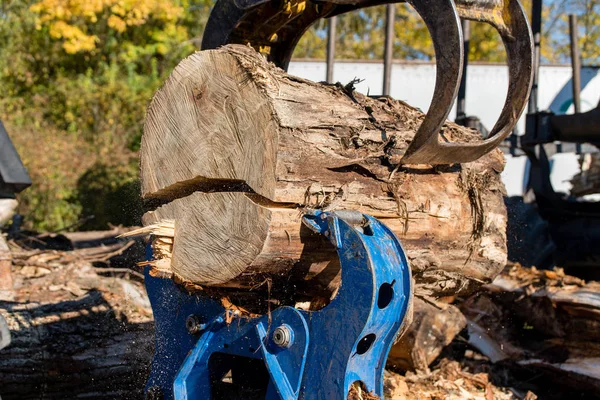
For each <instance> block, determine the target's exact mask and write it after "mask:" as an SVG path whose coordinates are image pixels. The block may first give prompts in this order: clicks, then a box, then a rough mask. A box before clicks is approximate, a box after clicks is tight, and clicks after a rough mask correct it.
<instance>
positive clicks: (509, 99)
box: [401, 0, 533, 164]
mask: <svg viewBox="0 0 600 400" xmlns="http://www.w3.org/2000/svg"><path fill="white" fill-rule="evenodd" d="M459 1H461V3H458V6H457V9H458V11H459V14H460V15H461V17H463V18H468V19H473V20H477V21H482V22H487V23H489V24H491V25H493V26H494V27H495V28H496V30H497V31H498V32H499V33H500V36H501V37H502V41H503V43H504V47H505V48H506V53H507V59H508V70H509V83H508V92H507V96H506V100H505V102H504V107H503V108H502V112H501V113H500V117H499V118H498V121H497V122H496V124H495V125H494V127H493V129H492V130H491V132H490V135H489V137H488V138H487V139H485V140H483V141H480V142H477V143H443V142H439V141H438V140H437V136H436V140H435V141H434V140H433V139H431V141H429V142H427V143H426V144H425V145H422V146H420V147H417V148H414V147H413V143H415V142H416V141H417V139H418V138H417V136H418V135H419V133H417V135H416V136H415V139H414V140H413V142H412V143H411V145H410V146H409V150H411V148H413V149H412V151H410V152H409V151H408V150H407V152H406V153H405V155H404V157H403V159H402V161H401V162H402V163H403V164H452V163H464V162H470V161H475V160H477V159H478V158H479V157H481V156H482V155H484V154H486V153H488V152H489V151H491V150H492V149H494V148H495V147H496V146H498V144H500V142H502V140H504V138H506V137H507V136H508V135H510V134H511V132H512V130H513V128H514V126H515V125H516V123H517V121H518V120H519V117H520V116H521V114H522V113H523V110H525V106H526V105H527V99H528V98H529V92H530V91H531V85H532V83H533V38H532V34H531V29H530V28H529V22H528V20H527V14H525V11H524V10H523V7H522V6H521V4H520V3H519V2H518V0H492V1H489V2H486V3H480V2H476V1H464V0H459ZM476 5H479V6H476ZM482 5H485V7H483V6H482ZM432 104H433V103H432Z"/></svg>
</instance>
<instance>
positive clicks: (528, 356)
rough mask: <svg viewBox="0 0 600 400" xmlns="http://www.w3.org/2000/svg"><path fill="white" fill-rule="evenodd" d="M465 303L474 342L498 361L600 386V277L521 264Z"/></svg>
mask: <svg viewBox="0 0 600 400" xmlns="http://www.w3.org/2000/svg"><path fill="white" fill-rule="evenodd" d="M460 308H461V310H462V311H463V313H464V314H465V316H466V317H467V320H468V330H469V343H470V344H471V345H472V346H473V347H475V348H477V349H478V350H479V351H480V352H481V353H483V354H484V355H485V356H487V357H488V358H489V359H490V360H491V361H492V362H494V363H498V362H503V361H504V362H510V363H514V364H517V365H519V366H523V367H527V368H529V369H537V370H539V371H543V372H544V373H549V374H551V375H552V374H554V375H556V376H557V377H559V378H560V381H561V384H563V385H567V386H571V387H573V388H576V389H577V390H583V391H594V392H596V393H598V392H599V391H600V283H598V282H585V281H583V280H582V279H579V278H576V277H573V276H569V275H566V274H565V273H564V271H563V270H562V269H558V268H557V269H554V270H553V271H548V270H537V269H536V268H534V267H533V268H524V267H522V266H520V265H518V264H516V265H512V266H510V267H507V269H506V270H505V271H504V273H503V274H502V275H500V276H499V277H497V278H496V279H495V280H494V282H493V283H492V284H490V285H487V286H486V287H485V290H484V291H482V292H481V293H479V294H477V295H475V296H473V297H471V298H470V299H468V300H467V301H465V302H464V303H462V304H461V306H460Z"/></svg>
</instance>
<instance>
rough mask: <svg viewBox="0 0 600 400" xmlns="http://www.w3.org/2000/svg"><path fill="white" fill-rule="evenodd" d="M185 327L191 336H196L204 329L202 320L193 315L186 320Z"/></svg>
mask: <svg viewBox="0 0 600 400" xmlns="http://www.w3.org/2000/svg"><path fill="white" fill-rule="evenodd" d="M185 327H186V329H187V331H188V333H189V334H190V335H195V334H196V333H199V332H200V331H201V330H202V329H203V328H204V326H203V324H201V323H200V318H198V317H197V316H196V315H193V314H192V315H189V316H188V317H187V318H186V320H185Z"/></svg>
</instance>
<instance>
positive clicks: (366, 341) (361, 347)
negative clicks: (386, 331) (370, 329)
mask: <svg viewBox="0 0 600 400" xmlns="http://www.w3.org/2000/svg"><path fill="white" fill-rule="evenodd" d="M375 339H377V336H375V334H374V333H369V334H368V335H366V336H365V337H363V338H362V339H360V341H359V342H358V344H357V345H356V352H357V353H358V354H365V353H366V352H367V351H369V349H370V348H371V346H372V345H373V342H374V341H375Z"/></svg>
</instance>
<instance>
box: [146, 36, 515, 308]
mask: <svg viewBox="0 0 600 400" xmlns="http://www.w3.org/2000/svg"><path fill="white" fill-rule="evenodd" d="M422 116H423V114H422V113H421V112H419V111H418V110H416V109H414V108H412V107H410V106H409V105H407V104H405V103H403V102H401V101H395V100H392V99H390V98H378V99H373V98H369V97H366V96H364V95H361V94H359V93H356V92H354V91H353V89H352V87H351V85H348V86H345V87H344V86H341V85H339V84H338V85H326V84H318V83H314V82H310V81H306V80H303V79H300V78H297V77H293V76H290V75H288V74H286V73H285V72H284V71H282V70H280V69H277V68H276V67H274V66H273V65H269V64H267V63H266V62H265V61H264V60H263V59H262V58H261V56H259V55H258V54H257V53H255V52H254V51H253V50H252V49H249V48H246V47H243V46H226V47H223V48H220V49H218V50H211V51H204V52H199V53H195V54H193V55H192V56H190V57H188V58H187V59H185V60H183V61H182V62H181V63H180V64H179V65H178V66H177V67H176V68H175V70H174V71H173V73H172V74H171V76H170V77H169V79H168V80H167V81H166V83H165V84H164V86H163V87H162V88H161V89H160V90H159V91H158V92H157V93H156V95H155V97H154V99H153V101H152V103H151V105H150V107H149V110H148V114H147V119H146V123H145V127H144V136H143V139H142V150H141V177H142V195H143V197H144V198H145V199H146V201H147V202H148V204H149V206H151V207H156V206H158V205H161V206H160V207H157V208H155V209H154V210H153V211H150V212H148V213H147V214H146V216H145V218H144V223H145V224H146V225H148V224H155V223H157V222H160V221H174V225H175V230H174V239H173V249H172V254H170V255H169V257H168V258H169V259H168V260H167V262H163V263H162V267H163V268H162V272H167V273H169V274H172V275H174V276H175V278H177V279H179V280H180V281H182V282H186V283H188V284H189V283H193V284H196V285H200V286H207V285H208V286H218V287H224V286H225V287H237V288H254V287H255V286H256V285H257V284H260V283H261V282H270V281H277V280H279V281H281V282H278V283H277V285H275V284H273V285H272V288H273V289H276V288H279V289H282V286H281V285H283V287H284V290H282V291H283V292H286V293H288V294H289V293H292V292H293V293H294V294H297V293H298V292H301V291H302V290H304V291H305V294H307V295H308V296H309V297H311V296H313V297H314V296H324V297H329V296H330V295H331V293H332V292H333V291H334V290H335V288H336V287H337V286H338V285H339V282H337V281H336V280H335V277H336V275H337V272H338V269H339V266H337V263H336V260H335V258H336V257H335V255H334V253H333V252H332V249H331V246H329V245H328V243H327V242H326V241H325V240H323V238H320V237H318V236H315V235H313V234H311V233H309V232H308V230H307V229H305V228H303V226H302V223H301V215H302V212H303V211H304V210H306V209H309V208H320V209H325V210H338V209H355V210H360V211H362V212H364V213H367V214H370V215H373V216H375V217H378V218H380V219H382V220H383V221H384V222H385V223H386V224H387V225H388V226H389V227H390V228H391V229H392V230H393V231H394V232H395V233H396V234H397V235H398V237H399V238H400V240H401V241H402V243H403V245H404V247H405V249H406V251H407V253H408V257H409V259H410V261H411V264H412V269H413V276H414V277H415V280H416V283H417V293H420V294H426V295H435V296H440V295H445V294H452V295H454V294H456V293H468V292H469V291H471V290H473V289H474V288H476V287H478V286H479V285H480V284H481V283H482V282H489V281H490V280H491V279H493V277H495V276H496V275H497V274H498V273H499V272H500V271H501V270H502V268H503V266H504V265H505V261H506V246H505V224H506V210H505V207H504V203H503V199H502V194H503V191H504V189H503V185H502V183H501V181H500V172H501V171H502V169H503V156H502V154H501V153H500V152H499V151H493V152H492V153H490V154H488V155H486V156H484V157H482V158H481V159H480V160H478V161H477V162H474V163H469V164H463V165H453V166H446V167H437V168H433V167H431V166H429V165H403V166H398V164H399V160H400V158H401V157H402V154H403V153H404V151H405V150H406V148H407V146H408V143H410V141H411V139H412V138H413V136H414V134H415V131H416V129H417V128H418V126H419V123H420V121H421V120H422ZM478 135H479V134H478V133H477V132H475V131H473V130H469V129H467V128H462V127H459V126H457V125H455V124H452V123H447V124H446V125H445V126H444V128H443V137H444V138H445V139H446V140H449V141H453V140H457V139H460V140H462V141H474V140H478ZM313 278H314V279H313ZM319 288H320V289H323V291H322V292H319ZM271 294H273V293H271ZM295 300H297V299H295Z"/></svg>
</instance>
